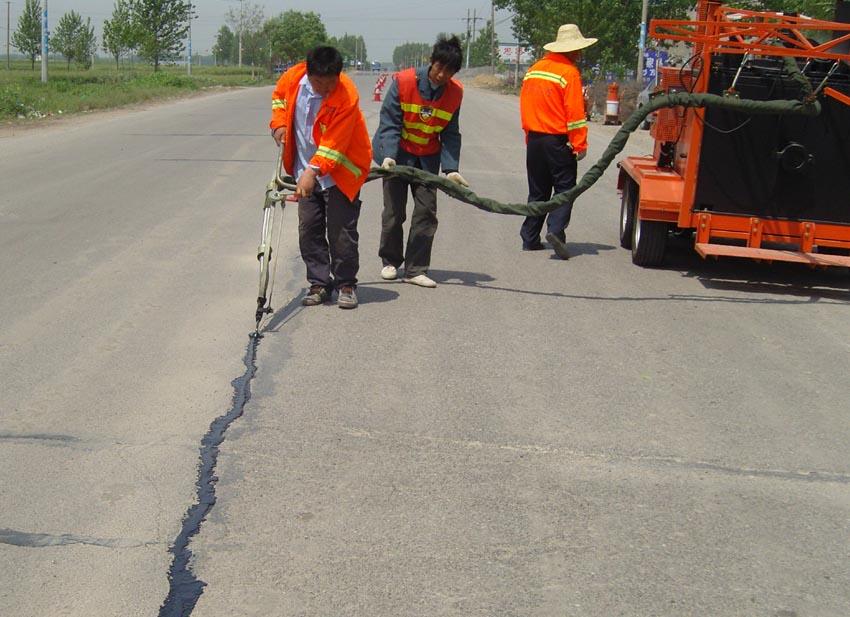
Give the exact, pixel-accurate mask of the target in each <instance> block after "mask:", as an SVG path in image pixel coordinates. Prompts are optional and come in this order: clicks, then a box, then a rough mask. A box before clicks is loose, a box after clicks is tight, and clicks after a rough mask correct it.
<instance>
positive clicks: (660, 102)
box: [366, 71, 821, 216]
mask: <svg viewBox="0 0 850 617" xmlns="http://www.w3.org/2000/svg"><path fill="white" fill-rule="evenodd" d="M798 73H799V71H798ZM801 77H802V76H801ZM803 79H804V80H805V78H804V77H803ZM807 83H808V82H807ZM809 88H811V86H809ZM664 107H694V108H699V107H717V108H720V109H727V110H730V111H737V112H741V113H747V114H760V115H765V114H772V115H800V116H817V115H818V114H819V113H820V111H821V105H820V102H818V101H813V102H811V103H807V102H802V101H796V100H776V101H753V100H747V99H739V98H736V97H723V96H718V95H716V94H692V93H688V92H675V93H672V94H663V95H660V96H656V97H653V98H651V99H650V100H649V102H648V103H647V104H646V105H644V106H643V107H641V108H640V109H638V110H636V111H635V112H634V113H633V114H632V115H631V116H629V117H628V119H627V120H626V121H625V122H624V123H623V125H622V126H621V127H620V130H619V131H617V134H616V135H614V138H613V139H612V140H611V143H609V144H608V147H607V148H606V149H605V152H603V153H602V156H601V157H600V158H599V160H598V161H596V163H594V165H593V166H592V167H591V168H590V169H588V170H587V171H586V172H585V173H584V175H583V176H582V177H581V180H579V182H578V183H577V184H576V186H575V187H573V188H572V189H570V190H569V191H567V192H565V193H560V194H558V195H555V196H554V197H553V198H552V199H550V200H549V201H533V202H531V203H502V202H499V201H496V200H495V199H490V198H488V197H481V196H479V195H477V194H476V193H474V192H473V191H471V190H469V189H468V188H465V187H462V186H460V185H458V184H455V183H454V182H452V181H451V180H448V179H447V178H443V177H440V176H438V175H435V174H432V173H429V172H427V171H424V170H422V169H416V168H415V167H408V166H406V165H396V166H395V167H392V168H391V169H382V168H373V169H371V170H370V171H369V176H368V178H367V180H366V181H367V182H369V181H371V180H376V179H378V178H388V177H396V178H403V179H405V180H407V181H409V182H415V183H418V184H424V185H425V186H428V187H430V188H435V189H439V190H441V191H443V192H444V193H446V194H447V195H449V196H451V197H454V198H455V199H457V200H459V201H462V202H464V203H468V204H470V205H473V206H475V207H476V208H479V209H481V210H485V211H487V212H494V213H496V214H515V215H519V216H540V215H543V214H548V213H549V212H552V211H553V210H555V209H557V208H559V207H561V206H563V205H564V204H567V203H573V202H574V201H575V200H576V198H577V197H578V196H579V195H581V194H582V193H584V192H585V191H586V190H587V189H589V188H590V187H591V186H593V184H594V183H595V182H596V181H597V180H599V178H601V177H602V174H603V173H604V172H605V170H606V169H607V168H608V166H609V165H610V164H611V162H612V161H613V160H614V157H616V156H617V155H618V154H619V153H620V152H622V150H623V148H624V147H625V145H626V142H627V141H628V140H629V135H630V134H631V133H633V132H634V131H636V130H637V129H638V127H639V126H640V125H641V123H642V122H643V121H644V119H645V118H646V117H647V116H648V115H649V114H651V113H652V112H654V111H656V110H658V109H662V108H664Z"/></svg>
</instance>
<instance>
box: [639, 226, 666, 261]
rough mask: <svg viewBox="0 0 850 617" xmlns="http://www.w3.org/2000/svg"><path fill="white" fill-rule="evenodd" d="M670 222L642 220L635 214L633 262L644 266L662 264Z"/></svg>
mask: <svg viewBox="0 0 850 617" xmlns="http://www.w3.org/2000/svg"><path fill="white" fill-rule="evenodd" d="M667 231H668V224H667V223H664V222H662V221H642V220H641V219H640V216H637V215H635V218H634V224H633V226H632V263H633V264H635V265H638V266H643V267H652V266H660V265H661V262H663V261H664V251H665V249H666V248H667Z"/></svg>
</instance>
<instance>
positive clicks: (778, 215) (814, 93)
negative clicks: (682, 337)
mask: <svg viewBox="0 0 850 617" xmlns="http://www.w3.org/2000/svg"><path fill="white" fill-rule="evenodd" d="M847 7H848V8H850V4H848V5H847ZM847 17H850V11H848V10H846V9H845V5H844V4H843V2H840V3H839V5H838V9H837V11H836V21H820V20H814V19H809V18H806V17H802V16H795V15H785V14H781V13H773V12H764V11H749V10H740V9H734V8H731V7H727V6H724V5H722V4H721V3H719V2H713V1H708V0H700V2H699V4H698V14H697V19H696V20H694V21H683V20H653V21H652V23H651V25H650V36H652V37H654V38H655V39H658V40H669V41H688V42H690V43H691V44H692V47H693V56H692V57H691V59H690V60H689V61H688V62H687V63H686V64H685V65H684V66H682V67H679V68H672V67H665V68H662V69H661V75H660V77H661V78H660V83H659V89H658V90H659V92H694V93H703V92H708V93H712V94H719V95H723V96H736V97H740V98H742V99H753V100H771V99H800V100H802V99H804V98H806V97H809V98H810V100H813V99H814V98H815V97H816V98H817V100H818V101H819V102H820V104H821V106H822V111H821V113H820V114H819V115H818V116H816V117H814V118H802V117H793V118H792V117H788V116H773V115H765V116H761V115H760V116H755V115H748V114H745V113H741V112H732V111H728V110H721V109H712V108H706V109H696V108H687V109H685V108H682V107H677V108H664V109H661V110H659V111H657V112H656V121H655V122H654V123H653V125H652V133H651V134H652V136H653V137H654V139H655V145H654V150H653V154H652V155H651V156H644V157H639V156H631V157H627V158H626V159H624V160H623V161H621V162H620V164H619V167H620V173H619V178H618V183H617V188H618V190H619V191H620V192H621V196H622V199H621V207H620V245H621V246H622V247H623V248H627V249H631V251H632V261H633V262H634V263H635V264H637V265H640V266H656V265H660V264H661V263H662V261H663V259H664V254H665V251H666V245H667V238H668V234H669V233H670V232H671V231H679V232H680V233H685V232H687V231H692V232H693V236H694V247H695V249H696V251H697V252H698V253H699V254H700V255H701V256H703V257H708V256H713V257H720V256H729V257H744V258H750V259H758V260H763V261H768V262H771V261H787V262H798V263H803V264H807V265H810V266H850V23H847V22H850V19H848V18H847ZM785 58H790V59H791V60H790V62H793V65H789V64H788V62H789V61H786V60H785ZM793 66H796V67H797V68H798V69H799V70H798V71H793ZM792 73H795V74H796V79H795V76H794V75H792ZM800 74H802V76H803V77H804V78H805V80H801V79H800ZM805 81H808V83H809V84H810V87H809V88H806V87H805V86H803V85H801V83H805Z"/></svg>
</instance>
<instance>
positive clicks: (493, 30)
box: [490, 2, 496, 73]
mask: <svg viewBox="0 0 850 617" xmlns="http://www.w3.org/2000/svg"><path fill="white" fill-rule="evenodd" d="M490 70H491V72H493V73H495V72H496V3H495V2H490Z"/></svg>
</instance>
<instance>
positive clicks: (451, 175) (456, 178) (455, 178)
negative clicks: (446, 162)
mask: <svg viewBox="0 0 850 617" xmlns="http://www.w3.org/2000/svg"><path fill="white" fill-rule="evenodd" d="M446 178H448V179H449V180H451V181H452V182H454V183H455V184H459V185H460V186H466V187H468V186H469V182H467V181H466V180H464V178H463V176H461V175H460V174H459V173H457V172H456V171H453V172H451V173H447V174H446Z"/></svg>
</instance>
